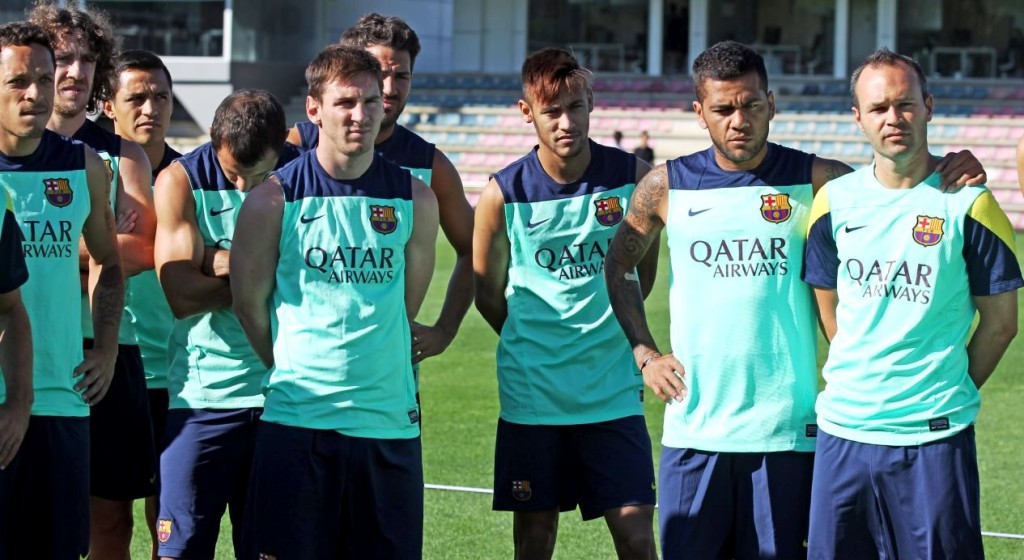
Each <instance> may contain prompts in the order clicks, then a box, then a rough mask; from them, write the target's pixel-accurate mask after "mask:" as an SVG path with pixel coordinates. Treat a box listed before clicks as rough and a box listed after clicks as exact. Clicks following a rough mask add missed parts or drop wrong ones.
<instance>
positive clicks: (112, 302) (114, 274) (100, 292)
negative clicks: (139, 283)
mask: <svg viewBox="0 0 1024 560" xmlns="http://www.w3.org/2000/svg"><path fill="white" fill-rule="evenodd" d="M92 305H93V309H92V320H93V325H94V330H95V331H96V333H97V336H98V333H100V332H104V329H111V328H114V329H115V333H116V327H115V326H116V325H118V324H119V323H120V321H121V310H122V309H124V280H123V279H122V277H121V265H119V264H113V265H112V264H107V265H104V266H103V271H102V272H101V273H100V276H99V278H98V279H97V280H96V288H95V290H94V293H93V298H92ZM115 336H116V334H115Z"/></svg>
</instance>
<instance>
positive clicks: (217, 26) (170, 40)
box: [90, 0, 224, 56]
mask: <svg viewBox="0 0 1024 560" xmlns="http://www.w3.org/2000/svg"><path fill="white" fill-rule="evenodd" d="M90 5H91V6H92V7H94V8H98V9H101V10H103V11H105V12H107V14H109V15H110V19H111V21H112V22H113V24H114V28H115V31H116V32H117V34H118V35H119V36H120V37H121V47H122V48H123V49H146V50H149V51H153V52H155V53H157V54H159V55H161V56H222V55H223V53H224V0H177V1H174V2H136V1H111V0H107V1H97V2H92V3H91V4H90Z"/></svg>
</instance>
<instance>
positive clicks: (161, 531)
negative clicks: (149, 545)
mask: <svg viewBox="0 0 1024 560" xmlns="http://www.w3.org/2000/svg"><path fill="white" fill-rule="evenodd" d="M156 538H157V540H159V541H160V542H162V543H165V542H167V541H169V540H171V520H170V519H160V520H158V521H157V522H156Z"/></svg>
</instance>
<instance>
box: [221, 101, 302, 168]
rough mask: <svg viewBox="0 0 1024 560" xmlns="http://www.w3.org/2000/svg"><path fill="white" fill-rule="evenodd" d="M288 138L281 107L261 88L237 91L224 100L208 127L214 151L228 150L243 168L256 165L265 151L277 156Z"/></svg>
mask: <svg viewBox="0 0 1024 560" xmlns="http://www.w3.org/2000/svg"><path fill="white" fill-rule="evenodd" d="M287 137H288V127H287V126H285V116H284V107H282V106H281V102H280V101H278V100H277V98H276V97H274V94H272V93H270V92H269V91H266V90H262V89H240V90H238V91H236V92H234V93H232V94H231V95H229V96H227V97H225V98H224V101H221V102H220V105H219V106H218V107H217V111H216V112H215V113H214V114H213V126H211V127H210V143H211V144H213V149H214V150H217V151H220V149H221V148H222V147H225V148H227V150H228V151H229V152H230V153H231V156H232V157H234V158H235V160H236V161H238V164H239V165H242V166H244V167H252V166H253V165H256V163H257V162H258V161H259V160H261V159H263V157H264V156H265V155H266V154H267V150H268V149H269V150H273V152H274V153H275V154H280V153H281V149H282V148H283V147H284V141H285V138H287Z"/></svg>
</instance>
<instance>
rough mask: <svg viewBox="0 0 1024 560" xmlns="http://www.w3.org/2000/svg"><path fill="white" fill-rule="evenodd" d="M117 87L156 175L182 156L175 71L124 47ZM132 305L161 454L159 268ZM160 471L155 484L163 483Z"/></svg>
mask: <svg viewBox="0 0 1024 560" xmlns="http://www.w3.org/2000/svg"><path fill="white" fill-rule="evenodd" d="M114 75H115V82H114V84H115V85H114V91H113V95H112V96H111V97H110V99H108V100H106V101H104V103H103V112H104V113H105V114H106V115H107V117H108V118H110V120H111V121H112V122H113V123H114V132H115V133H116V134H117V135H118V136H121V137H122V138H125V139H127V140H131V141H132V142H136V143H137V144H139V146H141V147H142V149H143V150H144V151H145V152H146V158H147V159H148V160H149V165H150V169H151V170H152V175H153V178H154V179H155V178H156V177H157V176H159V175H160V172H161V171H163V170H164V168H166V167H167V166H168V165H170V164H171V162H173V161H174V160H175V159H177V158H179V157H181V154H180V153H178V152H177V151H176V150H175V149H174V148H172V147H170V146H168V145H167V142H166V137H167V129H168V127H169V126H170V124H171V111H172V109H173V108H174V99H173V97H172V92H171V86H172V83H171V73H170V72H169V71H168V70H167V67H166V66H165V65H164V63H163V61H162V60H160V57H158V56H157V55H155V54H153V53H151V52H148V51H139V50H132V51H125V52H122V53H121V54H120V56H118V58H117V68H116V69H115V72H114ZM137 222H138V215H137V214H135V213H134V212H132V211H130V210H129V211H128V212H126V213H123V214H121V215H119V216H118V222H117V223H118V232H119V233H132V232H133V231H134V230H135V226H136V224H137ZM129 293H130V296H131V297H130V298H129V303H128V305H126V306H125V309H126V310H127V311H128V314H129V315H130V316H131V319H132V322H133V323H134V326H135V334H136V336H137V338H138V342H139V351H140V354H141V356H142V365H143V366H144V368H145V376H146V389H147V390H146V394H147V396H148V397H149V398H148V400H149V413H150V420H151V422H150V425H151V426H152V429H153V435H154V440H155V441H154V443H155V445H156V449H157V452H158V454H159V452H160V451H162V446H163V434H164V428H165V426H166V424H167V405H168V397H167V342H168V339H169V338H170V334H171V323H172V322H173V320H174V316H173V315H172V314H171V308H170V306H168V305H167V298H166V297H164V292H163V289H161V288H160V283H159V282H158V281H157V277H156V271H154V270H146V271H144V272H141V273H139V274H138V275H137V276H135V277H134V278H132V281H131V284H130V285H129ZM159 474H160V473H159V472H157V473H156V475H157V480H156V484H159ZM155 490H156V489H155V488H154V493H153V494H151V495H150V496H147V497H146V522H147V525H149V530H150V533H151V534H152V537H153V548H154V551H155V550H156V547H157V540H156V514H157V510H158V508H157V496H156V494H157V493H156V491H155Z"/></svg>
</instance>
